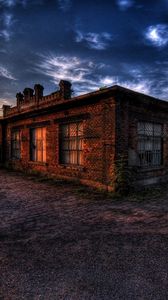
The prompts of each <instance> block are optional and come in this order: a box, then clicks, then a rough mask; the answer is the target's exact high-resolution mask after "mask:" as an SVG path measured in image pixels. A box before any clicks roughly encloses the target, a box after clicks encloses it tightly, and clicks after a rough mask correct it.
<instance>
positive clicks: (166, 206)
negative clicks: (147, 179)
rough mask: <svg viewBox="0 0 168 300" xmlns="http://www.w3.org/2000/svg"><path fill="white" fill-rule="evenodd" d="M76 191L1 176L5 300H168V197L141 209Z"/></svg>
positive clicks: (0, 257) (0, 286)
mask: <svg viewBox="0 0 168 300" xmlns="http://www.w3.org/2000/svg"><path fill="white" fill-rule="evenodd" d="M75 189H76V187H75V186H71V185H69V184H68V185H61V184H60V185H58V184H57V185H54V184H50V183H46V182H45V183H42V182H36V181H34V180H33V178H29V177H24V176H23V175H20V174H16V173H11V172H10V173H9V172H7V171H4V170H0V300H1V299H5V300H8V299H10V300H13V299H17V300H20V299H30V300H32V299H34V300H38V299H44V300H48V299H49V300H50V299H51V300H52V299H53V300H55V299H56V300H57V299H66V300H81V299H83V300H85V299H93V300H99V299H101V300H102V299H107V300H109V299H124V300H129V299H130V300H134V299H135V300H138V299H145V300H150V299H151V300H155V299H158V300H164V299H165V300H166V299H168V289H167V286H168V268H167V267H168V263H167V262H168V251H167V249H168V199H167V192H165V193H164V195H162V196H158V198H157V197H155V198H154V199H153V201H151V199H146V201H145V202H144V201H143V202H141V203H138V202H131V201H129V202H128V201H126V199H123V200H122V201H121V200H120V201H119V202H114V201H113V202H112V201H109V200H108V199H104V200H103V201H102V200H100V199H97V201H96V199H94V201H93V200H92V199H91V198H92V197H91V195H90V194H86V195H80V194H79V193H76V192H75ZM97 197H98V196H97ZM99 200H100V201H99ZM130 200H133V199H130Z"/></svg>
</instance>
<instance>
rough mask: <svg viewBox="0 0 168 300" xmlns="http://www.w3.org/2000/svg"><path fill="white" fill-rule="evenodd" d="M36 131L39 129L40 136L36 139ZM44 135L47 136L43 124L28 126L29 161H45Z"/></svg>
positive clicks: (45, 145) (45, 146)
mask: <svg viewBox="0 0 168 300" xmlns="http://www.w3.org/2000/svg"><path fill="white" fill-rule="evenodd" d="M43 130H44V132H45V134H44V132H43ZM38 131H39V132H40V131H41V137H40V138H39V139H37V135H38ZM43 134H44V136H43ZM46 136H47V128H46V127H45V126H40V127H33V128H30V161H31V162H36V163H46V154H47V153H46V150H47V144H46V143H47V138H46ZM38 143H39V145H38ZM40 147H41V148H40ZM39 156H41V159H39Z"/></svg>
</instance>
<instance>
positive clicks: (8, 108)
mask: <svg viewBox="0 0 168 300" xmlns="http://www.w3.org/2000/svg"><path fill="white" fill-rule="evenodd" d="M2 110H3V116H4V117H6V116H7V113H8V111H9V110H10V105H3V106H2Z"/></svg>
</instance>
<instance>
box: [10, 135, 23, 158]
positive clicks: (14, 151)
mask: <svg viewBox="0 0 168 300" xmlns="http://www.w3.org/2000/svg"><path fill="white" fill-rule="evenodd" d="M20 157H21V140H20V130H14V131H12V133H11V158H12V159H20Z"/></svg>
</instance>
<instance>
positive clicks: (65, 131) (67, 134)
mask: <svg viewBox="0 0 168 300" xmlns="http://www.w3.org/2000/svg"><path fill="white" fill-rule="evenodd" d="M60 163H62V164H72V165H82V163H83V123H82V122H78V123H70V124H63V125H60Z"/></svg>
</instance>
